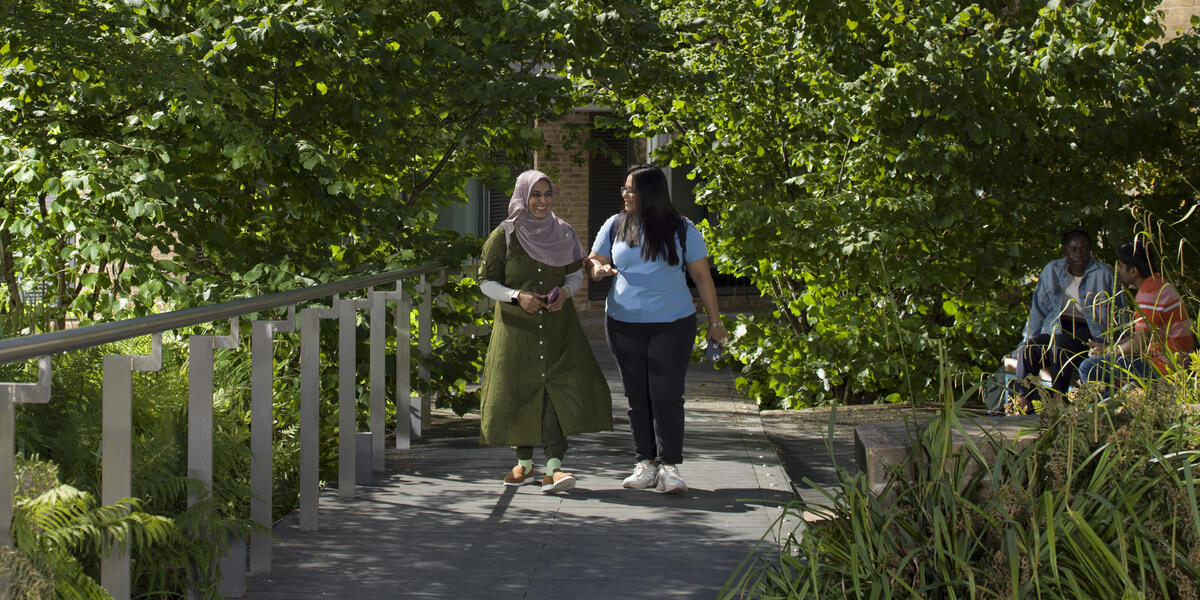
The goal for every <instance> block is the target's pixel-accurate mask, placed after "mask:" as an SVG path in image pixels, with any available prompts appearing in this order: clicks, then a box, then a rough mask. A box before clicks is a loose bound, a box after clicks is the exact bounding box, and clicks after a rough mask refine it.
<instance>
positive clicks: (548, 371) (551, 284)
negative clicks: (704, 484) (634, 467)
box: [479, 170, 612, 493]
mask: <svg viewBox="0 0 1200 600" xmlns="http://www.w3.org/2000/svg"><path fill="white" fill-rule="evenodd" d="M553 202H554V186H553V184H552V183H551V181H550V178H549V177H547V176H546V175H545V174H544V173H542V172H540V171H533V170H530V171H525V172H524V173H521V175H520V176H518V177H517V184H516V188H515V189H514V190H513V195H512V199H511V200H510V201H509V203H508V219H506V220H505V221H504V222H503V223H501V224H500V226H499V227H497V228H496V229H495V230H494V231H492V233H491V235H489V236H488V239H487V241H486V242H484V244H483V262H482V264H481V265H480V266H479V279H480V283H479V287H480V289H481V290H482V291H483V293H484V294H486V295H487V296H488V297H489V298H492V299H493V300H495V301H496V311H495V316H494V320H493V323H492V335H491V340H490V341H489V343H488V351H487V359H486V361H485V362H484V367H483V381H482V387H481V390H480V394H481V395H482V407H481V413H482V423H481V427H482V430H481V435H480V441H481V442H482V443H484V444H488V445H502V446H512V447H513V448H515V450H516V453H517V465H516V466H515V467H513V468H512V470H511V471H510V472H509V473H507V474H506V475H505V476H504V484H505V485H512V486H519V485H523V484H525V483H527V482H530V481H532V480H533V449H534V447H535V446H540V447H542V448H543V449H544V452H545V455H546V468H545V472H544V477H543V478H542V491H543V492H545V493H552V492H559V491H562V490H567V489H571V488H572V487H574V486H575V476H574V475H572V474H571V473H569V472H567V471H565V470H563V468H562V459H563V457H564V456H565V454H566V451H567V436H569V435H573V434H576V433H584V432H588V431H606V430H611V429H612V397H611V396H610V394H609V390H608V383H607V382H606V381H605V379H604V374H603V373H601V372H600V366H599V365H598V364H596V357H595V356H593V355H592V350H591V347H590V346H589V345H588V341H587V338H586V336H584V333H583V327H582V326H581V325H580V324H579V316H578V314H576V312H575V304H574V303H573V302H572V300H571V297H572V296H574V295H575V293H576V292H577V291H579V288H580V287H581V286H582V285H583V272H582V271H581V270H580V269H581V266H582V264H583V257H584V252H583V246H582V245H581V244H580V243H579V236H577V235H576V234H575V230H574V229H573V228H572V227H571V226H570V225H569V224H567V222H566V221H563V220H562V219H560V218H558V217H557V216H555V215H554V211H553V210H551V207H552V205H553Z"/></svg>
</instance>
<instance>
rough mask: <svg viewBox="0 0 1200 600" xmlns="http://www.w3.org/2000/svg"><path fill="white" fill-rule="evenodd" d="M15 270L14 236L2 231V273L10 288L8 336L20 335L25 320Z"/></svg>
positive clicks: (0, 246)
mask: <svg viewBox="0 0 1200 600" xmlns="http://www.w3.org/2000/svg"><path fill="white" fill-rule="evenodd" d="M13 269H14V266H13V254H12V234H10V233H9V232H8V229H0V271H3V275H4V285H5V287H7V288H8V323H7V329H8V331H5V332H4V334H5V335H6V336H12V335H16V334H18V333H20V331H21V323H22V322H24V320H25V302H24V301H22V300H21V287H20V286H19V285H18V284H17V274H16V273H15V272H14V270H13Z"/></svg>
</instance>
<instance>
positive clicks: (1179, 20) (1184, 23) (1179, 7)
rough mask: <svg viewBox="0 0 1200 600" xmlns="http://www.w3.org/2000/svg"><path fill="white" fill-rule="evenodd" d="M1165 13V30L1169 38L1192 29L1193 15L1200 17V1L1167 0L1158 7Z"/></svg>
mask: <svg viewBox="0 0 1200 600" xmlns="http://www.w3.org/2000/svg"><path fill="white" fill-rule="evenodd" d="M1158 9H1159V10H1161V11H1162V12H1163V29H1164V30H1165V31H1166V33H1167V38H1173V37H1175V36H1176V35H1177V34H1178V32H1179V31H1188V30H1190V29H1191V28H1192V15H1200V0H1166V1H1165V2H1163V3H1162V4H1159V5H1158Z"/></svg>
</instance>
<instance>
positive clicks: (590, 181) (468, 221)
mask: <svg viewBox="0 0 1200 600" xmlns="http://www.w3.org/2000/svg"><path fill="white" fill-rule="evenodd" d="M605 114H607V111H606V110H604V109H599V108H595V107H587V108H581V109H577V110H573V111H571V112H570V113H568V114H567V116H566V117H565V118H564V119H563V120H562V121H553V122H546V123H540V124H539V125H538V127H539V129H541V130H542V133H543V135H544V136H545V138H546V144H547V146H548V149H547V151H546V152H538V153H533V154H532V155H531V156H530V157H529V163H528V164H524V165H514V171H516V172H520V171H522V170H524V169H529V168H532V169H538V170H539V171H544V172H545V173H547V174H548V175H550V176H551V177H552V178H553V179H554V184H555V196H554V214H556V215H558V216H559V217H560V218H561V219H563V220H564V221H566V222H568V223H570V224H571V226H572V227H574V228H575V231H576V233H578V234H579V239H580V241H581V242H582V243H583V246H584V249H585V250H590V248H591V245H592V241H593V240H594V239H595V235H596V232H597V231H598V230H599V229H600V226H601V225H602V224H603V223H604V221H605V220H606V219H608V217H610V216H611V215H613V214H615V213H617V212H620V211H621V209H622V207H623V200H622V198H621V195H620V193H619V188H620V187H621V186H622V185H624V183H625V169H626V168H627V167H628V166H629V165H632V164H635V163H639V162H646V161H647V155H648V151H649V150H650V149H652V148H653V146H654V143H655V141H654V140H637V139H629V138H627V137H625V136H622V135H619V134H618V133H616V132H614V131H611V130H607V129H604V128H601V127H595V126H593V124H594V122H595V120H596V118H597V117H598V116H602V115H605ZM580 128H582V131H583V132H586V142H587V143H586V144H585V143H584V140H583V139H581V137H580V136H581V133H580V131H579V130H580ZM571 129H575V131H574V132H572V131H571ZM589 145H590V146H591V148H590V149H589V147H588V146H589ZM597 146H600V147H603V148H607V152H602V151H597V150H596V147H597ZM614 158H615V160H614ZM664 170H665V171H666V172H667V174H668V176H669V178H670V185H671V197H672V200H673V201H674V203H675V207H676V208H677V209H678V210H679V211H680V212H681V213H682V214H684V215H685V216H687V217H688V218H691V219H692V220H697V221H698V220H700V219H701V218H703V217H704V210H703V209H702V208H701V207H698V206H696V203H695V201H694V198H693V196H692V184H691V182H690V181H688V180H687V178H686V177H685V176H684V173H683V172H680V170H679V169H674V170H672V169H670V168H664ZM510 193H511V184H509V187H507V188H505V189H502V190H492V189H487V188H485V187H483V186H482V185H480V184H473V185H471V186H468V189H467V197H468V198H469V201H468V202H467V203H466V204H464V205H459V206H456V207H453V208H451V209H449V210H447V211H444V212H443V214H442V218H441V220H440V222H439V226H442V227H446V228H452V229H455V230H457V231H460V232H464V233H473V234H475V235H479V236H486V235H487V234H488V233H489V232H491V231H492V230H493V229H495V227H496V226H497V225H498V224H499V223H500V222H501V221H503V220H504V218H505V217H506V216H507V210H508V200H509V194H510ZM715 279H716V283H717V285H718V293H720V294H721V295H722V296H725V297H726V299H725V300H723V301H722V308H723V309H724V308H725V306H726V305H727V304H728V305H730V306H731V307H732V305H733V304H735V303H736V304H739V305H744V304H745V302H746V301H749V300H752V299H753V298H754V297H757V296H758V294H757V292H755V291H754V290H753V289H752V288H749V287H748V286H745V285H741V284H740V282H738V281H736V280H734V279H732V278H729V277H723V276H721V275H719V274H717V275H716V278H715ZM610 285H611V281H599V282H594V283H593V282H590V281H585V283H584V290H583V291H581V293H580V294H578V295H577V296H576V298H575V304H576V306H577V307H578V308H579V309H580V310H602V309H603V307H604V297H605V295H606V294H607V293H608V288H609V286H610Z"/></svg>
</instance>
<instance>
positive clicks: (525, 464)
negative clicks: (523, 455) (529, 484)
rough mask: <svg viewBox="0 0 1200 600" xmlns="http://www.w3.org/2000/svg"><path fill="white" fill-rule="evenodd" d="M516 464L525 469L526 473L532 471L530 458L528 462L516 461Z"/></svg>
mask: <svg viewBox="0 0 1200 600" xmlns="http://www.w3.org/2000/svg"><path fill="white" fill-rule="evenodd" d="M517 464H518V465H520V466H521V467H523V468H524V469H525V472H526V473H529V472H531V471H533V459H532V458H531V459H529V460H518V461H517Z"/></svg>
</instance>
